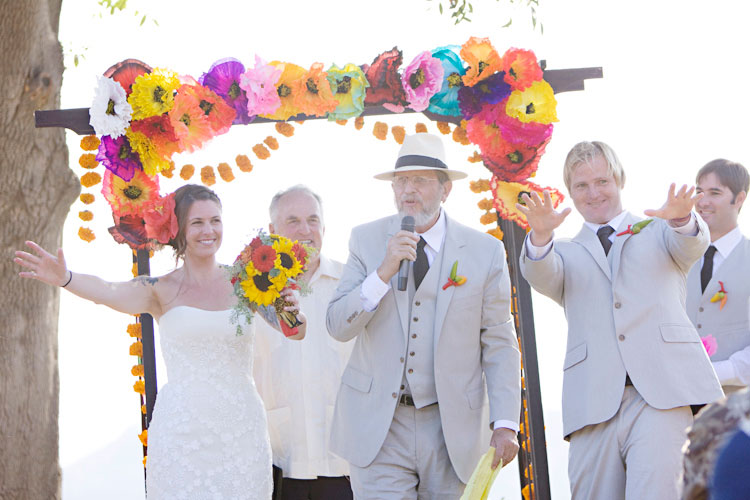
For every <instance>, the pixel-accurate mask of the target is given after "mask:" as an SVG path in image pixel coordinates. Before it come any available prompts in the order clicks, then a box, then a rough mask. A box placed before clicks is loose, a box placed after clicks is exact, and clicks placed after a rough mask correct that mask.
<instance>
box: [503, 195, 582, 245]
mask: <svg viewBox="0 0 750 500" xmlns="http://www.w3.org/2000/svg"><path fill="white" fill-rule="evenodd" d="M542 195H543V197H544V198H543V199H542V198H541V197H540V196H539V194H537V193H536V191H532V192H531V196H529V195H528V194H526V193H523V194H522V195H521V199H522V200H523V204H521V203H516V208H517V209H518V210H520V211H521V213H523V214H524V215H525V216H526V220H527V221H528V223H529V227H531V234H530V235H529V237H530V238H531V243H532V245H534V246H538V247H541V246H544V245H546V244H547V243H549V242H550V241H551V240H552V233H553V231H554V230H555V229H556V228H557V227H558V226H559V225H560V224H562V222H563V221H564V220H565V218H566V217H567V216H568V214H569V213H570V208H566V209H564V210H562V211H560V212H558V211H557V210H555V207H554V203H553V202H552V197H551V196H550V194H549V191H548V190H546V189H545V190H544V192H543V193H542Z"/></svg>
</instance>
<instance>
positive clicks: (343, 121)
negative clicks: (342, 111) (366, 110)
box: [336, 120, 349, 126]
mask: <svg viewBox="0 0 750 500" xmlns="http://www.w3.org/2000/svg"><path fill="white" fill-rule="evenodd" d="M348 121H349V120H336V124H337V125H341V126H343V125H346V124H347V122H348Z"/></svg>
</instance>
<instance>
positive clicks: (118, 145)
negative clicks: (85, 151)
mask: <svg viewBox="0 0 750 500" xmlns="http://www.w3.org/2000/svg"><path fill="white" fill-rule="evenodd" d="M96 160H97V161H99V162H101V163H102V164H103V165H104V166H105V167H106V168H107V170H109V171H111V172H112V173H113V174H115V175H116V176H118V177H119V178H120V179H122V180H124V181H129V180H130V179H132V178H133V175H135V171H136V170H141V169H142V168H143V167H142V165H141V159H140V157H139V156H138V153H136V152H135V151H133V150H132V149H130V142H129V141H128V138H127V137H126V136H124V135H121V136H120V137H118V138H117V139H112V138H111V137H110V136H108V135H105V136H104V137H102V141H101V143H100V144H99V151H98V152H97V153H96Z"/></svg>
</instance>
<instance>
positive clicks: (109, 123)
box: [89, 76, 133, 139]
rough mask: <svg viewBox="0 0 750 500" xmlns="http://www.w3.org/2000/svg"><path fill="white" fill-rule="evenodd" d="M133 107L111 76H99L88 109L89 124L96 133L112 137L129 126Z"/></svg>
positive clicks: (119, 134) (120, 86) (121, 132)
mask: <svg viewBox="0 0 750 500" xmlns="http://www.w3.org/2000/svg"><path fill="white" fill-rule="evenodd" d="M132 115H133V108H132V107H130V104H128V97H127V95H126V94H125V89H123V88H122V85H120V84H119V83H118V82H116V81H115V80H113V79H112V78H106V77H104V76H100V77H99V82H98V85H97V87H96V95H95V96H94V102H93V103H91V109H89V124H90V125H91V126H92V127H94V131H95V132H96V135H98V136H103V135H108V136H110V137H112V138H113V139H115V138H117V137H120V136H121V135H123V134H125V130H127V128H128V126H130V118H131V117H132Z"/></svg>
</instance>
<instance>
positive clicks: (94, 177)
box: [81, 172, 102, 188]
mask: <svg viewBox="0 0 750 500" xmlns="http://www.w3.org/2000/svg"><path fill="white" fill-rule="evenodd" d="M100 182H102V176H101V175H99V174H97V173H96V172H86V173H85V174H83V175H82V176H81V185H82V186H83V187H87V188H90V187H91V186H96V185H97V184H99V183H100Z"/></svg>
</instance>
